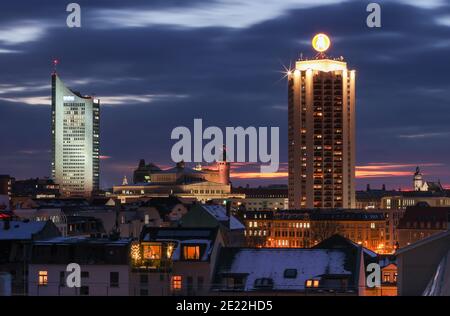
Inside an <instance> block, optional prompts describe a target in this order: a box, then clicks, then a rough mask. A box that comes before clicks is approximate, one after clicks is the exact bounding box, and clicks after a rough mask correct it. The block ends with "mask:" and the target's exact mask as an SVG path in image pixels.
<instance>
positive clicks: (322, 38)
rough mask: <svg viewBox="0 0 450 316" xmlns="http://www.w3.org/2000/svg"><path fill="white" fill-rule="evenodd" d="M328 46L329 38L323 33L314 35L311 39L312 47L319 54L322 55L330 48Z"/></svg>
mask: <svg viewBox="0 0 450 316" xmlns="http://www.w3.org/2000/svg"><path fill="white" fill-rule="evenodd" d="M330 44H331V41H330V38H329V37H328V36H327V35H325V34H323V33H319V34H316V36H314V38H313V39H312V46H313V48H314V49H315V50H316V51H318V52H319V53H323V52H324V51H326V50H327V49H328V48H330Z"/></svg>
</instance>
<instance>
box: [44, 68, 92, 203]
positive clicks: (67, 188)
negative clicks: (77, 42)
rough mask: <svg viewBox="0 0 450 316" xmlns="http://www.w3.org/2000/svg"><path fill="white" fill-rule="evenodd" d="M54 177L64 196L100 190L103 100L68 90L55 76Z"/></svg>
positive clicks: (53, 103) (88, 194) (53, 99)
mask: <svg viewBox="0 0 450 316" xmlns="http://www.w3.org/2000/svg"><path fill="white" fill-rule="evenodd" d="M52 178H53V180H54V181H55V182H56V183H58V184H59V185H60V188H61V194H62V195H63V196H85V197H86V196H90V195H91V194H92V192H93V191H96V190H98V189H99V178H100V101H99V100H98V99H94V98H93V97H91V96H82V95H81V94H80V93H78V92H75V91H72V90H70V89H69V88H67V87H66V86H65V85H64V83H63V82H62V81H61V79H60V78H59V77H58V75H57V74H56V72H55V73H53V75H52Z"/></svg>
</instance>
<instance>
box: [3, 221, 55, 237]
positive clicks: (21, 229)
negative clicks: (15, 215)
mask: <svg viewBox="0 0 450 316" xmlns="http://www.w3.org/2000/svg"><path fill="white" fill-rule="evenodd" d="M46 224H47V222H44V221H41V222H35V221H30V222H22V221H10V222H9V225H10V227H9V229H5V221H0V240H31V239H33V235H35V234H37V233H39V232H41V231H42V230H43V229H44V228H45V225H46Z"/></svg>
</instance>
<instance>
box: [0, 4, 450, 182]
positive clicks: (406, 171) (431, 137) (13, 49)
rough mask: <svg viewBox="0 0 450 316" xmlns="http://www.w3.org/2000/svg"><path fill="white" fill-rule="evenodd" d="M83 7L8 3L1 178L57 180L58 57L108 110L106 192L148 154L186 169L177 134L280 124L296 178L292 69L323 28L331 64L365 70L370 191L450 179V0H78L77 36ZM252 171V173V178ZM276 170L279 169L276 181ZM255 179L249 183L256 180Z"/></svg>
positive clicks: (65, 76) (362, 131) (363, 113)
mask: <svg viewBox="0 0 450 316" xmlns="http://www.w3.org/2000/svg"><path fill="white" fill-rule="evenodd" d="M69 2H70V1H55V0H40V1H24V0H16V1H2V2H1V4H0V174H10V175H11V176H14V177H16V178H17V179H23V178H29V177H44V176H49V174H50V161H51V153H50V146H51V133H50V132H51V121H50V95H51V90H50V79H51V78H50V75H51V72H52V64H51V61H52V60H53V58H58V59H59V60H60V64H59V65H58V73H59V75H60V76H61V78H62V80H64V81H65V82H66V84H67V85H68V86H69V87H70V88H72V89H73V90H77V91H81V92H82V93H83V94H95V95H96V96H97V97H98V98H100V99H101V102H102V108H101V111H102V114H101V155H102V161H101V186H102V187H111V186H112V185H113V184H119V183H120V182H121V178H122V177H123V176H124V175H127V176H128V177H130V176H131V173H132V170H133V168H134V167H135V166H137V163H138V161H139V159H141V158H145V159H146V161H148V162H149V161H153V162H155V163H157V164H160V165H161V166H163V167H169V166H171V165H172V164H173V163H172V162H171V159H170V149H171V146H172V144H173V143H174V141H173V140H171V139H170V133H171V131H172V129H173V128H174V127H176V126H188V127H192V126H193V119H194V118H202V119H203V124H204V126H211V125H214V126H219V127H225V126H243V127H247V126H255V127H258V126H268V127H270V126H278V127H280V151H281V157H280V159H281V161H282V162H283V164H282V166H281V168H280V172H281V174H280V175H281V177H280V176H279V177H269V178H264V179H261V178H252V179H247V178H246V177H248V176H253V177H256V176H257V175H255V174H254V173H255V172H258V171H259V168H258V166H243V167H242V166H237V165H236V166H234V168H233V175H234V177H233V178H232V180H233V182H234V183H235V184H239V185H245V184H247V183H249V184H250V185H259V184H269V183H286V182H287V181H286V178H285V177H283V175H284V174H285V172H286V169H287V165H286V162H287V87H286V80H285V79H283V73H282V71H283V66H286V67H289V65H290V64H293V63H294V62H295V60H296V59H297V58H298V57H299V55H300V53H301V52H302V53H303V55H304V56H310V57H312V56H314V52H313V51H312V49H311V47H310V41H311V38H312V36H313V35H314V34H315V33H317V32H324V33H327V34H329V35H330V37H331V40H332V47H331V49H330V50H329V52H328V53H329V55H331V56H335V57H338V56H341V55H342V56H344V57H345V59H346V60H347V62H348V64H349V67H350V68H352V69H356V71H357V90H356V91H357V115H356V116H357V121H356V124H357V148H356V152H357V158H356V160H357V166H358V167H357V178H358V179H357V184H358V188H365V185H366V183H371V185H372V188H375V187H380V186H381V184H382V183H385V184H386V185H387V187H388V188H393V189H396V188H399V187H401V188H404V189H409V188H411V185H412V173H413V172H414V169H415V167H416V165H420V166H422V169H423V172H424V175H425V178H426V179H428V180H438V179H440V180H441V182H442V183H443V184H445V185H447V186H449V185H450V124H449V122H450V1H448V0H404V1H400V0H397V1H394V0H391V1H378V3H380V4H381V8H382V27H381V28H372V29H371V28H368V27H367V25H366V17H367V15H368V13H367V12H366V6H367V4H368V3H369V2H372V1H362V0H354V1H345V0H314V1H312V0H310V1H305V0H286V1H283V0H268V1H267V0H266V1H261V0H257V1H256V0H255V1H252V0H215V1H213V0H208V1H200V0H193V1H188V0H151V1H137V0H133V1H123V0H115V1H91V0H90V1H77V2H78V3H79V4H80V5H81V9H82V27H81V28H68V27H67V26H66V17H67V15H68V13H67V12H66V11H65V9H66V5H67V4H68V3H69ZM247 172H249V173H247ZM272 176H273V175H272ZM243 178H246V179H243Z"/></svg>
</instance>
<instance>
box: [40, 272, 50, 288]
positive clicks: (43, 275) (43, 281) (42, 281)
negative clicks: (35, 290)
mask: <svg viewBox="0 0 450 316" xmlns="http://www.w3.org/2000/svg"><path fill="white" fill-rule="evenodd" d="M47 284H48V272H47V271H39V285H40V286H45V285H47Z"/></svg>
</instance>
